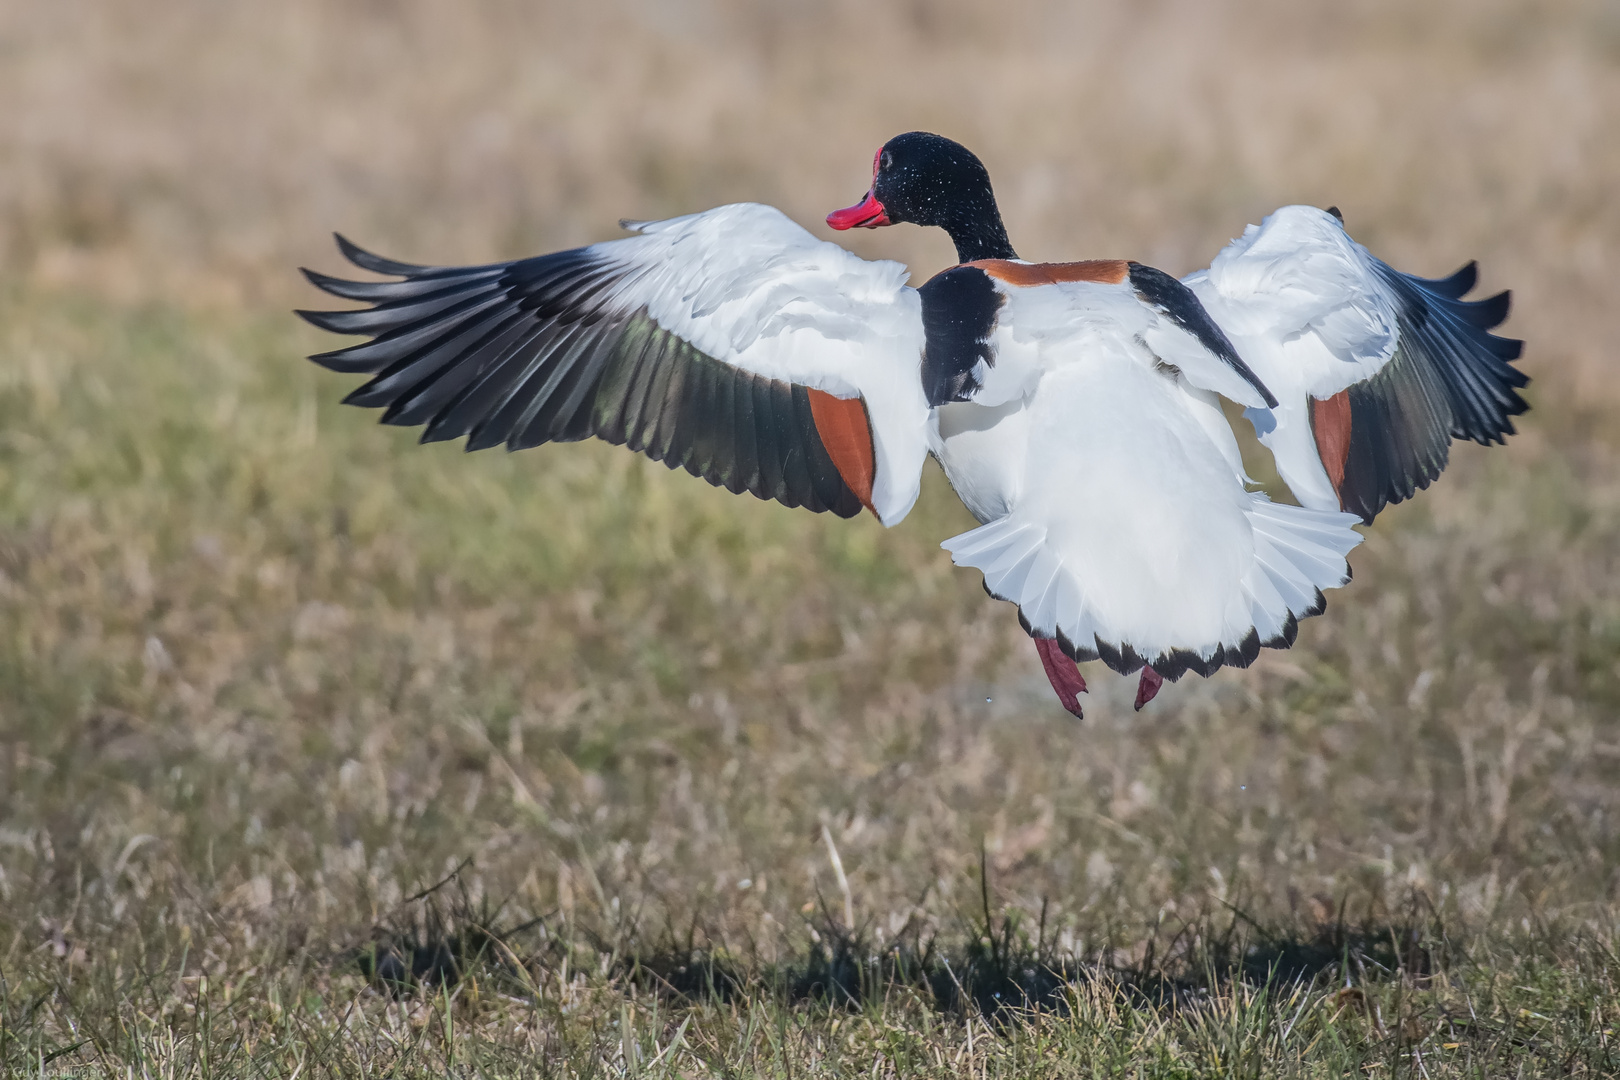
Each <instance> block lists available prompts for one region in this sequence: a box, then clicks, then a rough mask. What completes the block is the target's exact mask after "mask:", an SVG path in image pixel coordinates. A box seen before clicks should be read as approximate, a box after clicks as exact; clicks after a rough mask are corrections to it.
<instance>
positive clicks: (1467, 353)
mask: <svg viewBox="0 0 1620 1080" xmlns="http://www.w3.org/2000/svg"><path fill="white" fill-rule="evenodd" d="M1475 280H1476V271H1475V267H1474V264H1472V263H1470V264H1469V265H1467V266H1465V267H1463V268H1462V269H1461V270H1459V271H1458V272H1457V273H1455V274H1453V275H1452V276H1451V277H1449V278H1442V279H1434V280H1430V279H1425V278H1419V277H1414V276H1412V275H1409V274H1403V273H1401V272H1399V271H1397V270H1394V269H1392V268H1391V267H1390V266H1388V265H1387V264H1386V263H1384V262H1382V261H1380V260H1379V259H1377V258H1375V257H1373V255H1372V254H1370V253H1369V252H1368V251H1367V249H1366V248H1364V247H1362V246H1361V245H1360V244H1358V243H1356V242H1355V241H1354V240H1352V239H1351V238H1350V236H1349V235H1348V234H1347V233H1346V232H1345V230H1344V225H1343V223H1342V222H1341V221H1340V219H1339V217H1338V216H1337V215H1336V214H1334V213H1330V212H1328V211H1324V210H1318V209H1316V208H1315V207H1310V206H1286V207H1283V208H1282V209H1280V210H1278V211H1277V212H1276V213H1274V214H1272V215H1271V216H1269V217H1267V218H1266V219H1265V221H1264V222H1262V223H1261V224H1260V225H1258V226H1256V225H1251V226H1249V227H1248V229H1247V230H1245V232H1244V234H1243V236H1241V237H1239V238H1238V239H1237V240H1234V241H1233V242H1232V243H1231V244H1229V245H1227V247H1226V248H1225V249H1224V250H1222V251H1221V253H1220V254H1219V255H1217V256H1216V258H1215V261H1214V262H1213V263H1212V264H1211V265H1210V267H1209V269H1208V270H1201V271H1198V272H1197V273H1194V274H1191V275H1189V276H1188V277H1186V278H1185V279H1184V281H1185V283H1186V284H1187V285H1188V286H1189V287H1190V288H1191V289H1192V290H1193V292H1194V293H1196V294H1197V296H1198V298H1199V299H1200V300H1201V301H1202V302H1203V304H1204V307H1205V308H1206V309H1207V310H1208V311H1209V313H1210V315H1211V316H1212V317H1213V318H1214V320H1215V321H1216V323H1218V324H1219V325H1220V327H1221V329H1223V330H1224V331H1226V333H1227V335H1228V336H1229V337H1230V338H1231V339H1232V342H1233V344H1234V345H1235V346H1236V347H1237V349H1238V351H1239V352H1240V353H1241V354H1242V355H1243V357H1244V359H1246V360H1247V361H1248V362H1249V364H1250V366H1252V367H1253V369H1254V371H1255V373H1256V374H1257V375H1258V376H1259V377H1260V378H1261V379H1262V380H1263V381H1264V382H1265V384H1266V385H1267V386H1268V387H1269V388H1270V389H1271V390H1272V392H1273V393H1274V394H1275V395H1276V396H1277V398H1278V399H1279V405H1278V406H1277V407H1276V408H1273V409H1256V408H1253V407H1251V408H1249V409H1248V411H1247V413H1246V415H1247V416H1248V417H1249V419H1250V421H1251V422H1252V423H1253V424H1254V427H1255V432H1256V434H1257V435H1258V436H1259V437H1260V441H1261V442H1262V443H1264V444H1265V445H1266V446H1267V447H1268V448H1270V450H1271V451H1272V453H1273V455H1274V457H1275V459H1276V462H1277V470H1278V472H1279V473H1281V475H1282V478H1283V480H1284V481H1285V482H1287V484H1288V486H1289V488H1290V490H1292V491H1293V492H1294V495H1295V496H1296V497H1297V498H1298V499H1299V501H1300V502H1301V503H1303V504H1305V505H1306V506H1312V507H1317V508H1321V509H1339V508H1341V507H1342V508H1343V509H1345V510H1349V511H1352V512H1354V513H1356V514H1359V515H1360V516H1361V518H1362V520H1363V521H1366V522H1368V523H1370V522H1371V521H1372V520H1373V518H1374V517H1375V516H1376V515H1377V513H1378V512H1379V510H1381V509H1383V507H1384V506H1385V505H1386V504H1388V503H1392V502H1400V501H1402V500H1403V499H1406V498H1409V497H1411V495H1412V494H1413V493H1414V492H1415V491H1417V490H1419V489H1421V488H1425V487H1427V486H1428V485H1429V484H1430V483H1431V482H1433V481H1434V479H1435V478H1436V477H1438V476H1439V475H1440V473H1441V471H1442V470H1443V469H1444V468H1445V466H1446V463H1447V460H1448V458H1449V453H1450V444H1451V440H1452V439H1453V438H1467V439H1472V440H1474V441H1476V442H1480V443H1485V444H1489V443H1492V442H1502V441H1503V440H1504V438H1505V436H1506V435H1509V434H1512V432H1513V423H1512V421H1511V420H1510V419H1509V417H1511V416H1515V415H1517V414H1519V413H1522V412H1523V411H1524V410H1525V409H1526V408H1527V406H1526V404H1525V402H1524V399H1523V398H1521V397H1520V396H1519V395H1518V393H1517V392H1516V391H1517V390H1518V389H1519V388H1522V387H1523V386H1525V385H1526V384H1527V383H1528V382H1529V379H1528V377H1527V376H1525V375H1524V373H1523V372H1521V371H1519V370H1518V369H1516V368H1514V367H1513V366H1512V364H1511V362H1512V361H1513V360H1515V359H1517V358H1518V357H1519V355H1520V353H1521V351H1522V348H1523V344H1522V342H1519V341H1516V340H1513V339H1510V338H1503V337H1498V336H1496V335H1494V334H1491V333H1489V331H1490V330H1491V329H1492V328H1493V327H1495V326H1496V325H1498V324H1499V323H1500V322H1501V321H1502V320H1503V319H1505V318H1506V317H1507V312H1508V304H1509V297H1508V294H1507V293H1505V292H1504V293H1501V294H1498V295H1496V296H1493V297H1490V298H1489V299H1486V300H1480V301H1474V302H1470V301H1465V300H1463V299H1462V297H1463V296H1464V295H1466V294H1467V293H1468V292H1469V291H1470V290H1471V289H1472V288H1473V286H1474V283H1475Z"/></svg>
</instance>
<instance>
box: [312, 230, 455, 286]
mask: <svg viewBox="0 0 1620 1080" xmlns="http://www.w3.org/2000/svg"><path fill="white" fill-rule="evenodd" d="M332 239H333V240H334V241H336V242H337V247H338V251H339V253H341V254H342V256H343V257H344V258H345V259H347V260H349V261H350V262H351V263H353V264H354V265H356V266H358V267H359V268H360V269H362V270H370V271H371V272H372V273H374V274H386V275H389V276H391V277H407V278H408V277H414V276H415V275H417V274H423V273H426V272H427V271H429V270H431V269H433V268H432V267H431V266H419V265H417V264H416V263H407V262H399V261H398V260H395V259H387V258H384V257H383V256H381V255H376V254H373V253H372V252H369V251H367V250H366V249H365V248H363V247H361V246H360V245H359V244H356V243H355V242H354V241H353V240H350V239H349V238H348V237H347V236H344V235H343V234H342V233H340V232H335V233H333V234H332Z"/></svg>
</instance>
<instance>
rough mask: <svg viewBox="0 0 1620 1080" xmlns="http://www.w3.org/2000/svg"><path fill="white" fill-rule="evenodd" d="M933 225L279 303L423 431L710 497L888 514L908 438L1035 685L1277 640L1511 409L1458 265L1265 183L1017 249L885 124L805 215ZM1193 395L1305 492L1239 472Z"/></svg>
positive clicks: (375, 267)
mask: <svg viewBox="0 0 1620 1080" xmlns="http://www.w3.org/2000/svg"><path fill="white" fill-rule="evenodd" d="M902 222H911V223H915V224H919V225H926V226H939V227H941V228H944V229H945V230H946V231H947V233H949V235H950V237H951V239H952V241H953V242H954V243H955V245H956V249H957V256H958V265H956V266H953V267H950V268H948V269H946V270H944V271H942V272H941V273H939V274H937V275H935V276H934V277H932V278H930V279H929V280H928V281H927V282H926V283H925V284H923V285H922V286H921V287H920V288H913V287H911V286H910V285H909V284H908V283H907V282H908V279H909V271H908V270H907V268H906V267H905V266H903V265H901V264H899V263H895V262H890V261H867V260H863V259H860V258H858V257H857V256H855V255H853V254H852V253H850V252H849V251H847V250H845V249H843V248H841V247H839V246H837V245H835V244H832V243H829V242H826V241H823V240H819V239H817V238H816V237H814V236H813V235H811V234H810V233H809V232H808V231H806V230H805V229H803V228H802V227H800V226H799V225H797V224H795V223H794V222H793V221H791V220H790V219H789V218H788V217H787V216H786V215H784V214H783V213H781V212H780V211H778V210H776V209H774V208H772V207H768V206H762V205H758V204H752V203H741V204H734V205H729V206H722V207H718V208H716V209H713V210H709V211H705V212H703V213H698V214H691V215H687V216H684V217H677V218H671V219H668V220H665V221H655V222H624V223H622V224H623V225H624V226H625V228H627V229H628V230H629V231H630V232H631V233H632V235H630V236H628V237H625V238H623V239H619V240H611V241H606V242H603V243H598V244H592V245H589V246H586V247H582V248H576V249H572V250H569V251H561V252H556V253H553V254H548V255H540V256H536V257H534V258H529V259H522V260H517V261H514V262H504V263H491V264H487V265H483V266H473V267H436V266H419V265H413V264H408V263H401V262H395V261H393V260H390V259H384V258H380V257H378V256H376V255H373V254H371V253H370V252H367V251H364V250H362V249H360V248H358V247H356V246H355V245H353V244H352V243H350V242H348V241H347V240H345V239H344V238H342V237H341V236H340V237H338V245H339V248H340V250H341V251H342V253H343V254H344V256H345V257H346V258H348V260H349V261H350V262H352V263H354V264H355V265H356V266H358V267H360V268H362V269H364V270H368V271H372V272H374V273H377V274H381V275H385V276H389V277H393V278H396V279H398V280H394V281H350V280H345V279H340V278H335V277H330V276H327V275H325V274H320V273H316V272H314V271H310V270H305V271H304V273H305V275H306V276H307V277H308V279H309V280H310V281H311V282H312V283H313V284H314V285H316V286H317V287H318V288H320V289H322V290H324V291H326V292H328V293H330V294H332V295H335V296H338V297H342V298H344V299H348V300H354V301H360V302H363V303H365V304H368V305H369V306H368V307H364V308H360V309H358V310H349V311H301V312H299V314H300V315H302V316H303V317H304V318H305V319H307V320H308V321H310V322H311V323H313V324H314V325H316V326H318V327H321V328H323V329H326V330H330V331H333V332H337V333H344V334H358V335H365V336H367V337H369V338H370V339H371V340H369V341H366V342H364V343H361V344H358V345H354V346H351V347H349V348H345V349H339V350H336V351H333V352H326V353H321V354H319V355H316V356H313V357H311V359H312V360H314V361H315V362H317V363H319V364H322V365H324V366H326V367H328V368H331V369H333V370H336V371H341V372H347V373H354V374H364V375H368V376H370V379H369V381H367V382H366V383H365V384H364V385H362V386H360V387H359V388H358V389H356V390H355V391H353V392H352V393H350V394H349V396H348V397H347V398H346V399H345V400H346V401H347V402H348V403H350V404H354V405H360V406H365V407H371V408H381V409H383V410H384V412H383V416H382V421H383V422H384V423H388V424H398V425H406V426H421V427H423V433H422V441H424V442H435V441H440V440H447V439H456V438H461V437H465V438H466V440H467V442H466V447H467V449H468V450H477V449H483V448H487V447H493V446H497V445H502V444H504V445H505V446H506V447H507V448H508V449H509V450H519V449H524V448H527V447H531V446H538V445H540V444H542V443H546V442H568V441H576V440H580V439H585V438H589V437H596V438H600V439H605V440H607V441H609V442H612V443H617V444H621V445H624V446H627V447H629V448H630V449H632V450H636V451H638V452H641V453H644V454H646V455H647V456H649V457H651V458H653V459H654V460H659V461H663V462H664V463H665V464H666V465H668V466H669V467H670V468H671V469H674V468H684V469H686V471H688V472H689V473H691V474H692V475H694V476H701V477H702V478H704V479H705V480H707V481H708V482H709V483H711V484H714V485H716V486H722V487H725V488H726V489H728V490H729V491H732V492H735V493H741V492H743V491H747V492H750V493H751V494H753V495H755V496H756V497H758V498H761V499H774V500H776V501H778V502H781V503H784V504H786V505H788V506H802V507H805V508H807V509H809V510H812V511H815V512H821V511H827V510H830V511H832V512H833V513H835V514H837V515H839V516H841V517H853V516H855V515H856V514H858V513H860V512H861V510H862V509H863V508H864V509H865V510H867V511H869V512H870V513H872V514H873V515H874V516H875V517H877V519H878V520H879V521H880V522H882V523H883V524H884V525H885V526H892V525H894V524H896V523H898V522H899V521H900V520H901V519H903V518H904V517H905V516H906V514H907V513H908V512H909V511H910V509H911V507H912V505H913V504H914V503H915V502H916V499H917V496H918V492H919V490H920V484H921V472H922V467H923V464H924V462H925V460H926V458H927V457H928V455H930V454H932V455H933V456H934V457H935V458H936V459H938V461H939V462H940V464H941V465H942V466H943V467H944V470H945V473H946V476H947V477H948V478H949V479H950V482H951V484H952V486H953V488H954V489H955V491H956V493H957V494H958V496H959V497H960V498H961V499H962V501H963V503H964V504H966V506H967V508H968V509H969V510H970V511H971V512H972V513H973V515H974V517H975V518H977V519H978V521H979V522H980V523H981V524H980V526H979V527H978V528H976V529H973V530H970V531H969V532H966V533H963V534H961V535H959V536H956V537H952V538H950V539H948V540H946V541H945V542H944V544H943V546H944V548H945V549H946V550H947V551H949V552H950V553H951V556H952V558H953V559H954V561H955V562H956V563H957V564H958V565H961V566H971V567H975V568H977V569H979V570H980V571H981V572H982V573H983V575H984V585H985V589H986V591H988V592H989V593H990V594H991V595H992V596H995V597H997V598H1000V599H1004V600H1008V601H1011V602H1013V603H1014V604H1016V605H1017V607H1018V612H1019V619H1020V622H1021V623H1022V625H1023V627H1024V629H1025V630H1026V631H1027V632H1028V633H1029V634H1030V636H1031V637H1032V638H1033V639H1034V640H1035V644H1036V647H1037V651H1038V652H1039V654H1040V657H1041V661H1042V665H1043V668H1044V669H1045V671H1046V673H1047V676H1048V679H1049V680H1050V681H1051V683H1052V686H1053V689H1054V690H1055V691H1056V692H1057V694H1058V697H1059V700H1060V701H1061V702H1062V703H1063V705H1064V706H1065V708H1067V709H1068V710H1069V711H1070V712H1072V713H1074V714H1075V715H1077V716H1078V715H1080V713H1081V707H1080V702H1079V697H1078V695H1079V694H1080V693H1083V692H1085V689H1086V684H1085V680H1084V678H1083V677H1082V676H1081V674H1080V672H1079V669H1078V667H1077V666H1076V665H1077V663H1079V662H1083V661H1089V660H1094V659H1101V660H1102V661H1103V662H1104V663H1105V664H1106V665H1107V666H1108V667H1110V668H1112V669H1113V670H1115V671H1117V672H1119V673H1121V674H1125V675H1130V674H1138V673H1139V681H1138V688H1137V695H1136V707H1137V708H1138V709H1140V708H1141V707H1142V706H1143V705H1144V704H1146V703H1147V701H1149V700H1151V699H1152V697H1153V696H1154V695H1155V694H1156V693H1157V692H1158V690H1159V688H1160V686H1161V685H1162V682H1163V681H1164V680H1165V679H1170V680H1175V679H1177V678H1179V677H1180V676H1181V675H1183V674H1185V673H1186V672H1188V671H1192V672H1196V673H1198V674H1200V675H1204V676H1209V675H1212V674H1213V673H1214V672H1215V671H1216V670H1218V669H1219V668H1221V667H1223V666H1234V667H1246V666H1248V665H1249V664H1250V663H1252V662H1253V660H1254V659H1255V657H1256V656H1257V655H1258V653H1259V651H1260V649H1261V648H1263V647H1270V648H1287V647H1288V646H1290V645H1291V644H1292V643H1293V641H1294V639H1295V635H1296V633H1297V628H1298V622H1299V620H1300V619H1304V618H1307V617H1309V616H1312V615H1316V614H1319V613H1321V611H1322V610H1323V609H1324V603H1325V602H1324V600H1323V595H1322V591H1323V590H1324V589H1330V588H1336V587H1338V586H1341V585H1343V584H1345V583H1346V582H1347V581H1348V580H1349V577H1350V570H1349V566H1348V563H1347V562H1346V555H1347V553H1348V552H1349V551H1350V549H1351V548H1353V547H1354V546H1355V545H1356V544H1357V543H1359V542H1360V539H1361V537H1360V534H1359V533H1357V532H1356V531H1355V530H1354V529H1353V528H1352V526H1353V525H1354V524H1356V523H1357V522H1358V521H1367V522H1370V521H1371V520H1372V518H1373V516H1374V515H1375V514H1376V513H1377V512H1378V510H1379V509H1381V508H1382V507H1383V506H1384V505H1385V504H1386V503H1389V502H1398V501H1400V500H1401V499H1403V498H1406V497H1408V496H1410V495H1411V494H1412V493H1413V492H1414V491H1415V490H1416V489H1418V488H1422V487H1425V486H1427V484H1428V483H1430V482H1431V481H1432V480H1433V479H1434V477H1435V476H1437V475H1438V474H1439V472H1440V470H1441V469H1443V468H1444V466H1445V463H1446V455H1447V451H1448V447H1449V444H1450V440H1451V438H1452V437H1454V436H1456V437H1468V438H1473V439H1476V440H1478V441H1481V442H1490V441H1500V440H1501V439H1502V438H1503V436H1505V435H1506V434H1509V433H1511V432H1512V430H1513V429H1512V424H1511V421H1509V420H1508V417H1509V416H1511V415H1513V414H1516V413H1518V412H1522V411H1523V410H1524V408H1525V404H1524V402H1523V400H1522V399H1521V398H1520V397H1518V395H1517V394H1516V393H1515V392H1514V391H1515V389H1516V388H1518V387H1522V386H1523V385H1524V384H1525V382H1526V379H1525V377H1524V376H1523V375H1522V374H1521V373H1520V372H1519V371H1518V370H1517V369H1515V368H1513V367H1512V366H1510V364H1509V361H1511V360H1512V359H1514V358H1516V357H1517V356H1518V353H1519V343H1518V342H1516V341H1510V340H1508V339H1504V338H1499V337H1495V336H1493V335H1491V334H1489V333H1488V332H1487V331H1488V330H1489V329H1490V328H1492V327H1494V326H1495V325H1497V324H1498V323H1499V322H1500V321H1501V320H1502V319H1503V318H1505V316H1506V313H1507V295H1506V294H1505V293H1504V294H1502V295H1501V296H1498V297H1493V298H1491V299H1490V300H1486V301H1481V302H1477V303H1468V302H1465V301H1463V300H1461V297H1462V296H1463V295H1465V294H1466V293H1467V292H1468V291H1469V289H1470V288H1471V287H1472V285H1473V283H1474V273H1473V269H1472V265H1471V264H1470V266H1469V267H1465V268H1464V269H1463V270H1462V271H1459V272H1458V273H1457V274H1455V275H1453V276H1452V277H1450V278H1446V279H1443V280H1439V281H1426V280H1424V279H1420V278H1414V277H1409V276H1407V275H1403V274H1400V273H1398V272H1396V271H1394V270H1391V269H1390V268H1389V267H1387V266H1386V265H1385V264H1383V263H1381V262H1379V261H1378V260H1377V259H1374V258H1373V257H1372V256H1371V255H1369V254H1368V253H1367V252H1366V250H1365V249H1364V248H1362V247H1361V246H1360V245H1358V244H1356V243H1355V242H1354V241H1352V240H1351V239H1350V238H1349V236H1348V235H1347V234H1346V233H1345V232H1344V229H1343V225H1342V221H1341V220H1340V219H1339V218H1338V217H1337V214H1336V212H1328V211H1320V210H1316V209H1314V208H1310V207H1285V208H1284V209H1282V210H1279V211H1277V212H1276V213H1275V214H1273V215H1272V216H1271V217H1269V218H1267V219H1266V221H1265V222H1263V223H1262V224H1261V225H1260V226H1258V227H1254V226H1251V227H1250V229H1249V230H1248V231H1247V232H1245V234H1244V235H1243V237H1241V238H1240V239H1238V240H1236V241H1234V242H1233V243H1232V244H1231V245H1229V246H1228V247H1227V248H1226V249H1225V250H1224V251H1223V252H1222V253H1221V254H1220V255H1219V256H1217V258H1216V259H1215V261H1214V263H1213V264H1212V265H1211V266H1210V268H1209V269H1208V270H1205V271H1200V272H1198V273H1196V274H1193V275H1190V276H1189V277H1188V278H1186V279H1185V280H1182V281H1178V280H1177V279H1176V278H1174V277H1172V276H1171V275H1169V274H1166V273H1164V272H1162V271H1160V270H1156V269H1154V268H1152V267H1149V266H1145V265H1143V264H1140V263H1137V262H1131V261H1126V260H1113V259H1106V260H1087V261H1081V262H1071V263H1029V262H1025V261H1023V260H1021V259H1019V258H1018V256H1017V253H1016V252H1015V251H1014V250H1013V248H1012V246H1011V244H1010V243H1009V242H1008V238H1007V234H1006V230H1005V228H1004V226H1003V224H1002V220H1001V216H1000V212H999V210H998V208H997V205H996V201H995V196H994V193H993V191H992V188H991V185H990V178H989V174H988V172H987V171H986V169H985V167H984V165H983V164H982V163H981V162H980V161H979V159H978V158H977V157H975V156H974V155H973V154H972V153H971V152H969V151H968V150H967V149H966V148H965V147H963V146H961V145H960V144H958V143H955V142H953V141H951V140H949V139H945V138H942V137H940V136H937V135H931V134H928V133H925V132H910V133H907V134H904V135H900V136H897V137H895V138H894V139H891V140H889V142H887V143H885V144H884V146H883V147H882V148H880V149H879V151H878V152H877V154H876V156H875V158H874V160H873V179H872V186H871V190H870V191H869V192H868V193H867V195H866V197H865V198H864V199H863V200H862V201H861V202H860V203H858V204H857V205H856V206H853V207H850V208H849V209H847V210H840V211H836V212H834V213H833V214H830V215H829V216H828V218H827V223H828V224H829V225H830V226H831V227H832V228H834V229H848V228H853V227H865V228H875V227H878V226H883V225H893V224H899V223H902ZM1219 397H1226V398H1228V399H1230V400H1232V401H1233V402H1235V403H1237V404H1238V405H1241V406H1243V407H1244V409H1245V414H1246V415H1247V416H1248V417H1249V419H1250V421H1251V422H1252V423H1253V424H1254V426H1255V430H1256V432H1257V434H1258V436H1259V438H1260V439H1261V441H1262V442H1263V443H1265V444H1266V445H1267V446H1268V447H1269V448H1270V449H1271V450H1272V452H1273V454H1274V455H1275V457H1276V459H1277V465H1278V470H1279V473H1280V474H1281V475H1282V477H1283V479H1284V480H1285V481H1286V482H1287V483H1288V484H1289V487H1290V490H1291V491H1293V493H1294V495H1295V497H1296V498H1297V499H1298V501H1299V502H1300V503H1301V504H1302V505H1300V506H1293V505H1288V504H1282V503H1275V502H1272V501H1271V500H1270V499H1269V498H1268V497H1267V496H1266V495H1264V494H1263V493H1260V492H1257V491H1252V490H1250V488H1251V486H1252V481H1250V479H1249V478H1248V476H1247V475H1246V474H1245V472H1244V469H1243V464H1242V460H1241V456H1240V454H1239V450H1238V444H1237V441H1236V438H1235V436H1234V434H1233V432H1232V429H1231V427H1230V426H1229V425H1228V423H1227V421H1226V419H1225V416H1224V414H1223V413H1222V411H1221V407H1220V403H1219Z"/></svg>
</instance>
